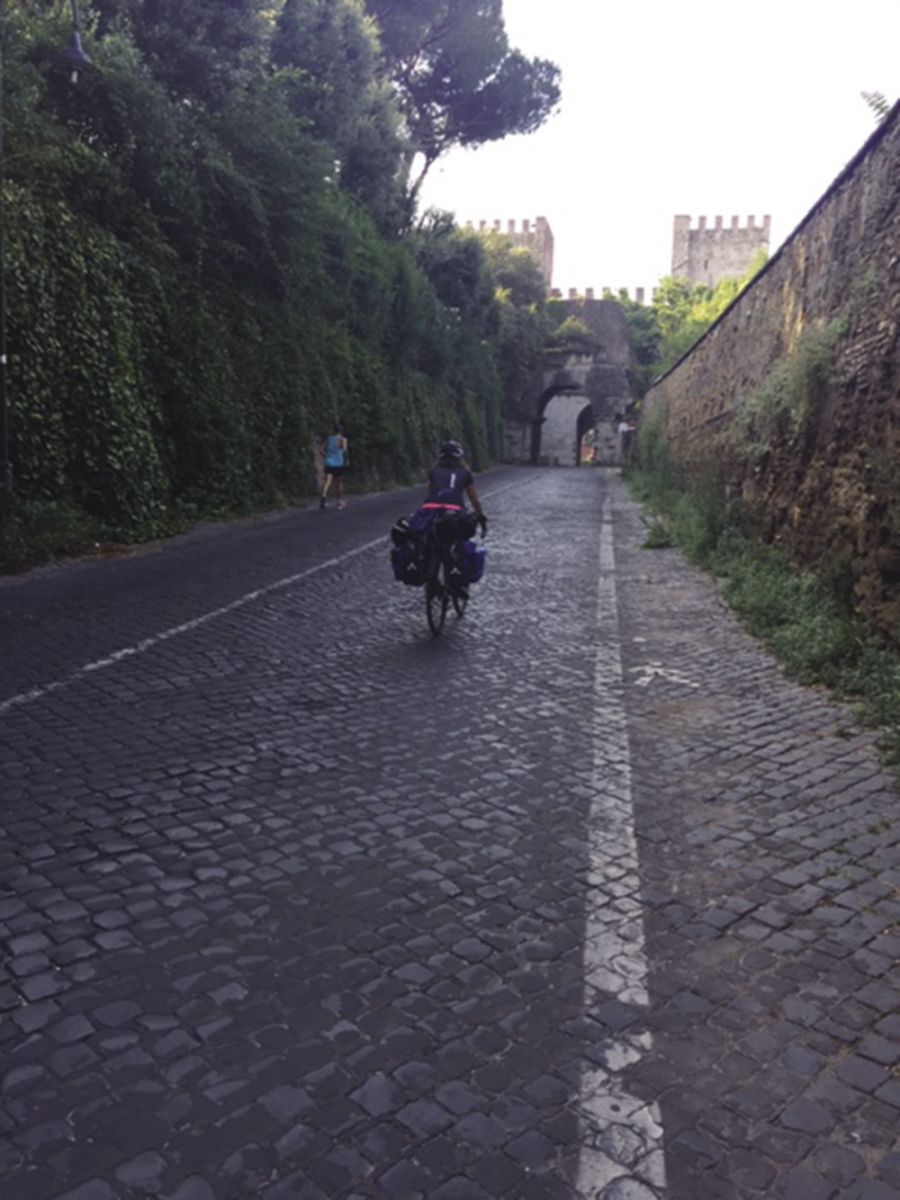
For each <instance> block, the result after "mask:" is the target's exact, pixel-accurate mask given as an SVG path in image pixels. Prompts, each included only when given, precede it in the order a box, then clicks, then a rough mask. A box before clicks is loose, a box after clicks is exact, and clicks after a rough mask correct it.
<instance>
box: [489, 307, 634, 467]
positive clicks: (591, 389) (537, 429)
mask: <svg viewBox="0 0 900 1200" xmlns="http://www.w3.org/2000/svg"><path fill="white" fill-rule="evenodd" d="M565 310H566V315H567V316H574V317H577V318H578V319H579V320H580V321H581V322H582V323H583V324H584V325H585V326H586V327H587V329H588V333H589V336H588V337H585V338H579V339H577V340H575V341H572V342H571V343H569V344H568V345H562V346H551V347H548V349H547V350H546V351H545V353H544V356H543V361H542V363H541V366H540V368H539V370H538V371H535V373H534V375H533V377H532V378H531V380H529V383H528V387H527V388H526V390H525V393H524V395H523V396H522V397H521V401H520V403H519V405H518V406H517V409H518V412H517V415H515V416H513V415H508V416H505V418H504V458H505V459H506V461H507V462H518V463H531V464H534V465H544V466H575V465H577V463H578V462H579V457H580V456H579V446H580V443H581V440H582V438H583V437H584V435H585V433H586V432H587V431H588V430H589V429H592V428H593V429H596V430H597V436H596V445H597V461H599V462H602V463H607V464H610V465H612V464H614V463H618V462H619V447H618V441H617V439H616V436H615V427H614V420H615V418H616V416H617V414H619V413H621V412H623V411H624V410H625V409H626V408H627V407H628V405H629V404H631V402H632V400H633V399H634V388H633V382H632V380H633V358H632V351H631V339H630V337H629V333H628V326H627V323H626V321H625V314H624V313H623V311H622V308H621V306H620V305H619V304H617V303H616V301H615V300H569V301H566V302H565Z"/></svg>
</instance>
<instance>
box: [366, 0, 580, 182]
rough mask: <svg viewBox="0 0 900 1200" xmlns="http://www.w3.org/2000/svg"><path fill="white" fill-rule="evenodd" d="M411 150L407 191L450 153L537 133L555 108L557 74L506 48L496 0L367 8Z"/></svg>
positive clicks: (379, 2)
mask: <svg viewBox="0 0 900 1200" xmlns="http://www.w3.org/2000/svg"><path fill="white" fill-rule="evenodd" d="M368 8H369V11H370V12H371V14H372V16H373V17H374V18H375V21H376V22H377V24H378V28H379V30H380V33H381V45H382V55H383V64H384V68H383V69H384V70H385V72H386V74H387V75H388V77H389V78H390V79H391V81H392V83H393V84H394V86H395V88H396V90H397V95H398V99H399V103H400V108H401V110H402V112H403V115H404V118H405V120H406V123H407V127H408V130H409V135H410V138H411V141H412V145H413V148H414V150H415V151H416V152H417V153H418V154H419V155H420V156H421V157H420V162H419V165H418V170H417V172H416V174H415V177H414V180H413V184H412V190H413V193H414V194H417V193H418V190H419V189H420V187H421V185H422V182H423V181H424V179H425V176H426V174H427V173H428V171H429V170H430V168H431V167H432V166H433V164H434V163H435V162H436V161H437V159H438V158H440V156H441V155H442V154H444V153H445V152H446V151H447V150H448V149H449V148H450V147H451V146H456V145H459V146H478V145H481V144H482V143H484V142H490V141H495V140H497V139H500V138H504V137H507V136H508V135H510V134H515V133H529V132H531V131H533V130H535V129H537V128H538V127H539V126H540V125H541V124H543V122H544V121H545V120H546V119H547V117H548V116H549V115H550V114H551V113H552V112H553V110H554V108H555V107H556V105H557V103H558V102H559V96H560V89H559V69H558V67H556V66H555V64H553V63H552V62H549V61H548V60H546V59H541V58H533V59H528V58H526V57H525V56H524V55H523V54H521V52H519V51H518V50H516V49H514V48H512V47H511V46H510V44H509V40H508V38H507V35H506V27H505V25H504V21H503V4H502V0H368Z"/></svg>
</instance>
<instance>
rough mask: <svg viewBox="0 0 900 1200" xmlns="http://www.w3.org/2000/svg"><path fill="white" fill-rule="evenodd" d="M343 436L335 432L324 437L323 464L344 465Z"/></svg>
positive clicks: (327, 465)
mask: <svg viewBox="0 0 900 1200" xmlns="http://www.w3.org/2000/svg"><path fill="white" fill-rule="evenodd" d="M342 442H343V438H342V437H341V436H340V435H339V434H337V433H330V434H329V435H328V437H327V438H326V439H325V466H326V467H342V466H343V465H344V447H343V445H342Z"/></svg>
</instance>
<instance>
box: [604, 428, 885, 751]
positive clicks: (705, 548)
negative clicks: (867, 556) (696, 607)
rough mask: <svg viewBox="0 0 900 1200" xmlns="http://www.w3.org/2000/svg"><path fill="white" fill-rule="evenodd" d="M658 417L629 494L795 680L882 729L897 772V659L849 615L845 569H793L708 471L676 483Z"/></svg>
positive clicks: (632, 473) (848, 580) (843, 566)
mask: <svg viewBox="0 0 900 1200" xmlns="http://www.w3.org/2000/svg"><path fill="white" fill-rule="evenodd" d="M654 416H655V417H656V420H655V422H654V423H651V424H650V427H649V430H648V431H647V432H646V434H645V431H644V430H643V429H642V430H641V434H640V441H639V448H640V461H639V464H638V465H637V466H634V467H632V468H631V469H630V470H629V473H628V481H629V485H630V487H631V490H632V494H633V495H634V497H635V498H636V499H638V500H640V501H643V502H644V503H645V504H647V505H648V507H649V508H650V509H651V511H653V512H654V514H659V515H658V516H656V518H655V520H654V524H653V525H651V527H650V528H651V530H652V529H654V528H655V527H656V526H659V527H660V528H662V529H664V530H665V531H666V534H667V535H668V536H669V538H670V539H671V540H673V541H674V542H675V543H676V544H677V545H678V546H679V547H680V549H681V550H683V552H684V553H685V555H686V556H687V557H688V558H690V559H692V560H693V561H694V562H696V563H698V564H699V565H700V566H702V567H704V568H705V569H706V570H708V571H711V572H712V573H714V574H715V575H717V576H719V577H720V578H721V580H722V584H721V586H722V593H723V595H724V597H725V599H726V600H727V601H728V602H729V604H730V605H731V607H732V608H733V609H734V610H735V611H736V612H737V613H738V615H739V616H740V617H741V619H742V620H743V622H744V623H745V625H746V626H747V628H748V629H749V630H750V632H751V633H753V634H755V635H756V636H757V637H759V638H760V639H761V640H762V641H763V642H765V644H766V645H767V646H768V647H769V648H770V649H771V650H772V651H773V652H774V653H775V654H776V655H777V657H778V658H779V659H780V661H781V662H782V663H783V664H784V666H785V668H786V669H787V671H788V672H789V673H790V674H791V675H792V676H793V677H794V678H796V679H798V680H799V681H800V682H802V683H806V684H823V685H825V686H826V687H828V688H829V689H830V690H831V691H832V692H833V693H834V695H835V697H836V698H837V699H840V700H844V701H851V702H853V706H854V715H855V716H856V717H857V718H858V719H859V720H861V721H862V722H863V723H865V724H867V725H870V726H877V727H879V728H880V729H881V730H882V732H883V748H884V750H885V752H886V756H887V758H888V761H889V762H890V763H891V764H892V765H894V766H895V767H898V768H900V657H898V656H897V654H896V653H895V652H894V651H892V650H891V649H890V648H889V647H888V646H887V645H886V644H885V643H884V642H883V641H882V640H881V639H880V638H879V637H878V636H877V635H876V634H875V633H874V632H873V631H872V630H871V629H870V628H869V627H868V626H867V625H866V624H865V623H864V622H863V621H862V619H861V618H859V617H858V616H856V615H855V614H854V612H853V610H852V577H851V575H850V571H849V564H848V563H847V562H843V561H841V562H836V563H833V564H831V566H830V568H828V569H825V570H820V571H817V572H813V571H798V570H795V569H794V567H793V566H792V564H791V562H790V560H789V559H788V556H787V554H786V553H785V552H784V551H783V550H782V549H780V548H778V547H773V546H767V545H764V544H762V543H760V542H759V541H757V540H756V539H754V538H753V537H751V536H750V535H749V534H748V532H747V531H746V530H745V529H744V528H743V527H742V522H741V513H740V510H739V509H738V508H737V507H734V506H732V507H729V506H728V505H727V504H726V503H725V502H724V501H723V500H722V498H721V495H720V493H719V491H718V488H717V486H716V483H715V478H714V474H713V471H712V470H711V469H710V470H700V469H695V471H694V472H693V475H692V478H691V479H690V480H689V481H688V483H687V484H686V485H684V486H683V487H679V486H677V485H676V475H675V472H674V470H673V467H672V464H671V463H670V462H668V461H667V460H668V453H667V447H666V445H665V440H664V432H663V431H664V413H663V414H662V419H660V417H659V414H654ZM645 438H646V441H645ZM645 447H646V448H647V450H648V453H647V454H646V456H645ZM648 538H649V533H648ZM645 544H646V543H645Z"/></svg>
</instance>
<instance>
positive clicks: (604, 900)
mask: <svg viewBox="0 0 900 1200" xmlns="http://www.w3.org/2000/svg"><path fill="white" fill-rule="evenodd" d="M482 491H483V493H484V494H485V496H486V507H487V509H488V511H489V513H490V515H491V517H492V530H491V538H490V541H489V543H488V544H489V565H488V573H487V576H486V580H485V582H484V583H483V584H482V585H479V588H478V589H477V591H476V594H475V598H474V600H473V603H472V605H471V608H470V612H469V614H468V615H467V616H466V618H465V620H464V621H463V622H461V623H459V624H454V625H453V627H452V628H450V629H449V630H448V632H447V635H446V636H445V637H444V638H443V639H442V640H440V641H433V640H431V639H430V637H429V636H428V635H427V633H426V630H425V625H424V615H423V613H422V612H421V611H420V610H421V607H422V605H421V598H420V596H419V593H418V592H412V591H404V590H402V589H401V588H400V585H396V584H393V583H392V581H390V580H389V575H388V569H387V565H386V543H385V542H384V541H383V534H384V533H385V531H386V529H387V527H388V525H389V524H390V521H391V520H392V519H393V518H394V517H395V516H396V515H398V514H399V513H400V512H402V511H404V509H407V510H408V509H409V508H411V507H412V503H413V500H412V493H409V494H405V495H403V496H399V497H398V496H397V495H395V496H393V497H371V498H366V499H364V500H360V501H358V502H356V503H353V504H351V506H350V507H349V508H348V509H347V510H346V511H345V512H344V513H340V514H338V513H335V512H333V511H329V512H326V513H323V514H320V513H318V512H317V511H304V512H299V513H294V514H288V515H283V516H279V517H275V518H270V519H267V520H265V521H262V522H254V523H250V524H247V525H244V526H237V527H233V528H230V529H224V530H223V529H212V530H207V531H200V532H199V533H197V534H194V535H191V536H189V537H187V538H182V539H176V541H175V542H174V543H172V544H171V545H169V546H167V547H165V548H162V549H158V550H156V551H152V550H151V551H148V552H147V553H145V554H142V555H137V556H135V557H133V558H129V559H124V560H121V561H116V562H106V563H99V564H88V565H73V566H69V567H65V568H63V569H55V570H50V571H44V572H39V573H37V574H35V575H32V576H31V577H29V578H27V579H24V580H12V581H5V582H3V583H2V584H0V620H2V632H0V652H2V655H3V662H4V665H5V670H4V673H3V678H2V684H0V739H2V747H3V751H2V787H3V796H4V804H3V810H2V812H3V823H4V841H3V846H2V850H0V880H2V892H0V937H2V939H3V942H4V947H5V950H6V956H5V959H4V962H3V966H2V972H0V1011H2V1015H3V1023H2V1026H0V1032H2V1043H0V1044H2V1053H3V1067H4V1069H3V1075H2V1098H3V1107H2V1113H0V1196H2V1197H3V1200H63V1198H65V1200H137V1198H141V1200H147V1198H148V1197H149V1198H155V1200H295V1198H296V1200H314V1198H320V1197H340V1198H351V1197H360V1198H361V1197H400V1198H409V1200H413V1198H415V1197H428V1200H454V1198H455V1200H479V1198H481V1197H491V1198H493V1197H508V1198H511V1200H530V1198H532V1197H533V1198H545V1197H546V1198H551V1197H560V1198H573V1200H575V1198H587V1197H591V1198H597V1197H603V1198H604V1200H652V1198H653V1197H671V1198H672V1200H707V1198H710V1200H712V1198H719V1197H721V1198H726V1197H734V1198H744V1197H760V1196H762V1197H777V1198H779V1200H829V1198H833V1197H845V1198H848V1200H891V1198H897V1197H900V1152H898V1144H897V1134H898V1129H900V1069H898V1062H900V1007H898V1006H900V978H898V972H897V960H898V958H900V822H898V810H897V794H896V791H895V790H894V788H893V785H892V782H891V780H890V778H889V777H888V776H887V775H886V774H885V773H884V772H883V770H881V769H880V768H879V765H878V762H877V760H876V758H875V756H874V754H873V751H872V747H871V739H870V738H869V736H868V735H865V734H861V733H860V732H859V731H857V730H855V729H854V728H853V727H852V725H851V723H850V722H849V720H848V717H847V714H846V712H845V711H844V710H842V709H840V708H838V707H836V706H834V705H832V704H830V703H829V702H827V701H826V700H825V699H824V698H823V697H822V696H821V695H819V694H818V693H817V692H815V691H811V690H809V689H802V688H800V687H798V686H796V685H794V684H793V683H791V682H790V681H787V680H786V679H785V678H784V677H783V675H782V674H781V672H780V670H779V668H778V667H777V666H776V665H775V664H774V663H773V662H772V661H771V660H770V659H769V658H768V657H767V656H766V655H765V654H764V653H763V652H762V651H761V650H760V649H759V647H758V646H757V645H756V644H755V643H754V642H753V641H752V640H751V639H749V638H748V637H747V636H746V635H745V634H744V633H743V632H742V631H741V630H740V629H739V627H738V626H737V625H736V623H735V622H734V620H733V618H732V617H731V616H730V615H729V614H728V613H727V611H726V610H725V609H724V607H723V606H722V604H721V603H720V601H719V600H718V598H717V595H716V592H715V588H714V586H713V585H712V583H710V581H708V580H707V579H705V578H704V577H702V576H700V575H699V574H697V573H696V572H695V571H694V570H693V569H691V568H689V567H687V566H686V565H685V564H684V563H683V561H682V560H681V559H680V557H679V556H678V554H677V552H675V551H654V552H648V551H643V550H641V549H640V542H641V539H642V526H641V523H640V519H639V515H638V513H637V511H636V510H635V508H634V506H633V505H631V503H630V502H629V501H628V499H627V496H626V494H625V491H624V489H623V487H622V485H621V484H620V482H619V481H618V479H617V478H616V476H615V475H613V474H610V473H606V472H604V471H601V470H582V471H565V470H559V471H550V470H545V471H540V470H526V469H520V470H514V469H503V470H498V471H495V472H492V473H490V474H489V475H487V476H485V477H484V478H483V481H482ZM377 539H382V540H377Z"/></svg>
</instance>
